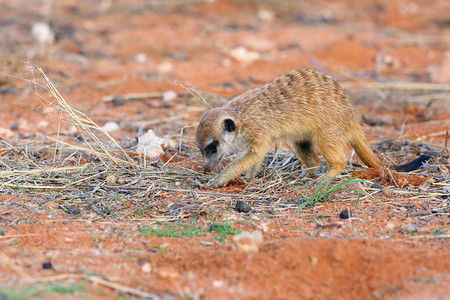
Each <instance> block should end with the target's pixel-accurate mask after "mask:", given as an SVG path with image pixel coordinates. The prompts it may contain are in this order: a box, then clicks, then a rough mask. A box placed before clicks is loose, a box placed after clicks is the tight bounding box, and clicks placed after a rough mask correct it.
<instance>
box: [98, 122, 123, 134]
mask: <svg viewBox="0 0 450 300" xmlns="http://www.w3.org/2000/svg"><path fill="white" fill-rule="evenodd" d="M102 129H103V130H104V131H106V132H113V131H116V130H119V129H120V126H119V124H117V123H116V122H114V121H108V122H106V123H105V125H103V126H102Z"/></svg>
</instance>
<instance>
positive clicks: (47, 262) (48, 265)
mask: <svg viewBox="0 0 450 300" xmlns="http://www.w3.org/2000/svg"><path fill="white" fill-rule="evenodd" d="M51 268H52V263H51V262H49V261H46V262H43V263H42V269H51Z"/></svg>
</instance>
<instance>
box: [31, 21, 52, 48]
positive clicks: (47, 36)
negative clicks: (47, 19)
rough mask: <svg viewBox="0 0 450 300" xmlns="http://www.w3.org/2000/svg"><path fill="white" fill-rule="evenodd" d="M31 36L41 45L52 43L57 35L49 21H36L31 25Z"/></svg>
mask: <svg viewBox="0 0 450 300" xmlns="http://www.w3.org/2000/svg"><path fill="white" fill-rule="evenodd" d="M31 36H32V37H33V38H34V39H35V40H36V41H37V42H38V43H39V44H41V45H51V44H53V41H54V39H55V35H54V33H53V31H52V29H51V28H50V26H49V25H48V24H47V23H41V22H39V23H34V24H33V26H32V27H31Z"/></svg>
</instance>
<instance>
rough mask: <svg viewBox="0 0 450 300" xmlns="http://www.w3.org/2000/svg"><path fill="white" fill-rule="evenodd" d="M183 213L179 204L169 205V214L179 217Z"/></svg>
mask: <svg viewBox="0 0 450 300" xmlns="http://www.w3.org/2000/svg"><path fill="white" fill-rule="evenodd" d="M180 211H181V207H180V206H179V205H178V204H175V203H172V204H170V205H169V213H170V214H171V215H178V214H179V213H180Z"/></svg>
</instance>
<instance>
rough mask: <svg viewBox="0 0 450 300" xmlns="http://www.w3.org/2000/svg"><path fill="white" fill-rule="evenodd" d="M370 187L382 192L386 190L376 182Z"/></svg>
mask: <svg viewBox="0 0 450 300" xmlns="http://www.w3.org/2000/svg"><path fill="white" fill-rule="evenodd" d="M370 187H371V188H373V189H379V190H382V189H383V188H384V187H383V185H382V184H380V183H376V182H374V184H372V185H371V186H370Z"/></svg>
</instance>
